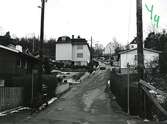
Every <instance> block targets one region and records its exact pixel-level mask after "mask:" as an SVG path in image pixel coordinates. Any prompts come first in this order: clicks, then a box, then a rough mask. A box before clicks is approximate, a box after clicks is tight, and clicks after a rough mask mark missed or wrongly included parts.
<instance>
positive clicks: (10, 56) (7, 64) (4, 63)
mask: <svg viewBox="0 0 167 124" xmlns="http://www.w3.org/2000/svg"><path fill="white" fill-rule="evenodd" d="M15 69H16V55H15V54H14V53H10V52H7V51H5V50H2V49H0V74H14V73H15Z"/></svg>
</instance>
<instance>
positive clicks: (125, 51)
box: [119, 48, 162, 54]
mask: <svg viewBox="0 0 167 124" xmlns="http://www.w3.org/2000/svg"><path fill="white" fill-rule="evenodd" d="M134 50H137V48H135V49H131V50H124V51H121V52H119V54H124V53H127V52H131V51H134ZM143 50H146V51H150V52H154V53H162V52H161V51H157V50H152V49H147V48H143Z"/></svg>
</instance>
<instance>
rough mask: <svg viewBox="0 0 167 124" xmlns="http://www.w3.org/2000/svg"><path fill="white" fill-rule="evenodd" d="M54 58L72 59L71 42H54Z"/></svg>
mask: <svg viewBox="0 0 167 124" xmlns="http://www.w3.org/2000/svg"><path fill="white" fill-rule="evenodd" d="M55 55H56V60H72V44H71V43H64V44H63V43H61V44H56V54H55Z"/></svg>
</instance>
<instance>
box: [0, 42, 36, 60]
mask: <svg viewBox="0 0 167 124" xmlns="http://www.w3.org/2000/svg"><path fill="white" fill-rule="evenodd" d="M0 49H3V50H6V51H9V52H11V53H15V54H18V55H21V56H25V57H28V58H31V59H34V60H38V59H37V58H35V57H34V56H32V55H29V54H27V53H23V52H20V51H19V50H16V49H12V48H9V47H6V46H3V45H0Z"/></svg>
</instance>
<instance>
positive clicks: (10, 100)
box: [0, 87, 23, 111]
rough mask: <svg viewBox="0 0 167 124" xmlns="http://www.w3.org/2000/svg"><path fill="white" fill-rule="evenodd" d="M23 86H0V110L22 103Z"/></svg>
mask: <svg viewBox="0 0 167 124" xmlns="http://www.w3.org/2000/svg"><path fill="white" fill-rule="evenodd" d="M22 103H23V88H21V87H0V111H3V110H6V109H11V108H15V107H18V106H20V105H22Z"/></svg>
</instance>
